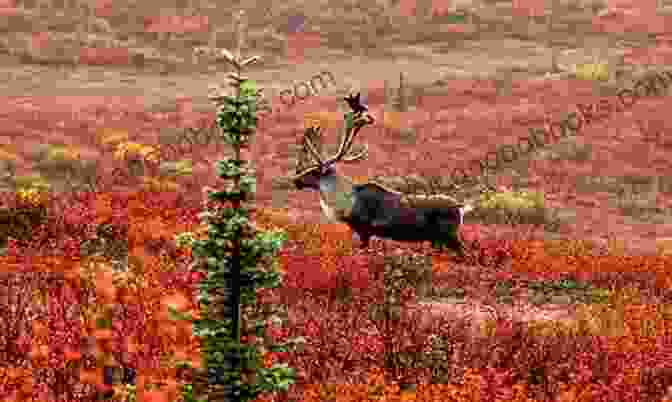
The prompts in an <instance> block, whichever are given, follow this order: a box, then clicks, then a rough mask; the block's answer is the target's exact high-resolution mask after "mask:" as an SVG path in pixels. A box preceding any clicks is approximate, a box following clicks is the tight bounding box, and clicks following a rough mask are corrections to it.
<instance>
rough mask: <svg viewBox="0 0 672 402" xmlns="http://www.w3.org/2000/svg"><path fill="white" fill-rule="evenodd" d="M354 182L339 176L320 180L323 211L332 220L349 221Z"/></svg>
mask: <svg viewBox="0 0 672 402" xmlns="http://www.w3.org/2000/svg"><path fill="white" fill-rule="evenodd" d="M353 187H354V184H353V183H352V181H351V180H350V179H349V178H347V177H345V176H340V175H338V174H333V175H329V176H323V177H321V178H320V205H321V206H322V211H323V212H324V214H325V215H326V216H327V217H328V218H329V219H331V220H335V221H344V220H347V219H348V218H349V216H350V212H351V211H352V206H353V204H354V202H355V201H354V198H353V194H352V190H353Z"/></svg>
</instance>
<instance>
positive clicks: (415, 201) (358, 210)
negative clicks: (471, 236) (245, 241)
mask: <svg viewBox="0 0 672 402" xmlns="http://www.w3.org/2000/svg"><path fill="white" fill-rule="evenodd" d="M345 100H346V101H347V102H348V103H349V104H350V107H351V108H352V109H353V114H352V116H353V119H352V125H351V126H349V127H346V133H345V135H344V138H343V140H342V141H341V143H340V144H339V148H338V151H337V152H336V154H335V155H334V156H332V157H330V158H327V159H325V158H323V157H322V156H321V155H320V153H319V152H318V151H317V147H316V146H315V144H314V143H313V139H314V138H316V137H318V136H319V131H320V127H311V128H308V129H306V132H305V134H304V136H303V152H305V153H306V154H307V155H308V156H309V157H311V158H312V159H313V163H312V164H309V166H307V167H302V168H300V169H297V172H296V174H294V175H293V176H292V179H293V181H294V185H295V187H296V188H297V189H298V190H304V189H310V190H314V191H317V192H319V195H320V205H321V207H322V211H323V213H324V214H325V215H326V216H327V217H328V218H329V219H330V220H332V221H336V222H343V223H346V224H347V225H348V226H349V227H350V228H351V229H352V231H353V232H354V233H356V234H357V235H358V236H359V238H360V239H361V241H362V243H361V247H362V248H367V247H368V246H369V240H370V238H371V237H372V236H376V237H380V238H387V239H391V240H397V241H410V242H420V241H432V242H441V243H443V245H446V246H448V247H449V248H450V249H452V250H454V251H456V252H458V253H459V254H460V255H463V247H462V243H461V242H460V240H459V235H458V231H457V229H458V227H459V225H461V224H462V222H463V220H464V215H465V214H466V213H468V212H469V211H471V210H472V209H473V208H472V207H471V206H470V205H467V204H462V203H459V202H457V201H456V200H455V199H453V198H452V197H449V196H447V195H434V196H427V195H417V194H404V193H401V192H398V191H395V190H394V189H391V188H389V187H387V186H385V185H383V184H381V183H377V182H373V181H369V182H366V183H363V184H355V183H353V181H352V180H351V179H349V178H348V177H346V176H343V175H340V174H338V172H337V171H336V169H335V167H334V164H335V163H336V162H351V161H356V160H360V159H364V158H365V157H366V155H367V154H368V152H367V151H368V150H367V147H366V146H365V147H364V149H363V150H362V151H360V152H356V153H353V152H350V148H351V146H352V142H353V139H354V137H355V136H356V135H357V134H358V133H359V131H360V130H361V129H362V127H364V126H366V125H369V124H373V122H374V119H373V117H372V116H371V115H369V114H368V113H367V111H366V107H365V106H363V105H361V104H360V102H359V94H358V95H357V96H356V97H348V98H345Z"/></svg>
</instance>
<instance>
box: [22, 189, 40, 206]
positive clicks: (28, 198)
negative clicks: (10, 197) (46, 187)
mask: <svg viewBox="0 0 672 402" xmlns="http://www.w3.org/2000/svg"><path fill="white" fill-rule="evenodd" d="M16 198H17V200H18V201H19V203H21V204H31V205H34V206H39V205H44V203H45V202H46V196H45V194H44V191H42V190H40V189H39V188H36V187H32V188H26V189H21V190H18V191H17V192H16Z"/></svg>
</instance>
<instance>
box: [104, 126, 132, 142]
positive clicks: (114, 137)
mask: <svg viewBox="0 0 672 402" xmlns="http://www.w3.org/2000/svg"><path fill="white" fill-rule="evenodd" d="M98 138H99V140H100V143H101V144H102V145H109V144H116V143H119V142H122V141H127V140H128V130H120V129H112V128H106V129H103V130H101V131H99V134H98Z"/></svg>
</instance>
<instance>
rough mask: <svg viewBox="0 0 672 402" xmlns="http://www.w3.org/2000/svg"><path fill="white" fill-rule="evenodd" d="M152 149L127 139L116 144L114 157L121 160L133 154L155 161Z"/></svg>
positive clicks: (155, 157) (155, 156)
mask: <svg viewBox="0 0 672 402" xmlns="http://www.w3.org/2000/svg"><path fill="white" fill-rule="evenodd" d="M154 151H155V149H154V147H151V146H148V145H143V144H139V143H137V142H131V141H129V142H123V143H121V144H117V150H116V151H115V153H114V157H115V158H116V159H119V160H123V159H126V158H130V157H133V156H142V157H143V158H145V159H149V160H151V161H154V162H156V161H157V155H155V154H153V152H154Z"/></svg>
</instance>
